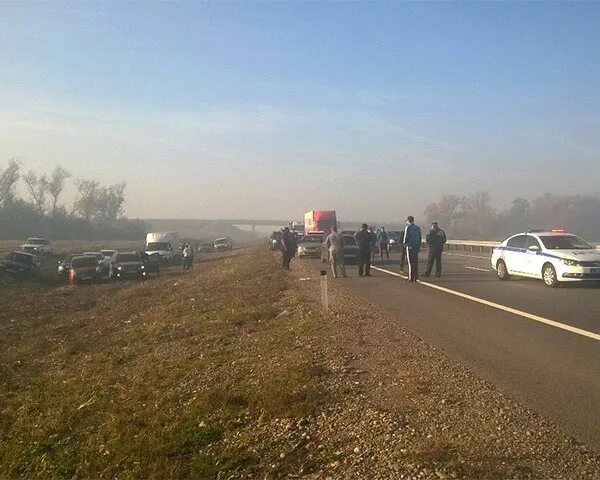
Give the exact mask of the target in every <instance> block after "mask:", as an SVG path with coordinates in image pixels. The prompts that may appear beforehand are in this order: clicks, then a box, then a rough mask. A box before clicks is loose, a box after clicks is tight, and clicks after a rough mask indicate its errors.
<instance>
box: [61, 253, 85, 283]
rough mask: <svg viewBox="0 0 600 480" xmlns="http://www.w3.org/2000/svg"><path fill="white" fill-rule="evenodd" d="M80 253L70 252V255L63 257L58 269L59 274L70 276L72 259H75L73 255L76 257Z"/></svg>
mask: <svg viewBox="0 0 600 480" xmlns="http://www.w3.org/2000/svg"><path fill="white" fill-rule="evenodd" d="M78 255H80V254H79V253H70V254H69V255H67V256H66V257H65V258H63V259H62V260H61V261H59V262H58V269H57V272H56V273H57V274H58V276H59V277H65V276H66V277H68V276H69V270H70V269H71V260H73V257H76V256H78Z"/></svg>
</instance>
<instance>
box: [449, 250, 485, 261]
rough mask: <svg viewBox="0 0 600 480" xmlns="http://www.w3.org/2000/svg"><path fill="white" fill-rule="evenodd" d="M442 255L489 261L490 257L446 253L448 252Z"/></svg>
mask: <svg viewBox="0 0 600 480" xmlns="http://www.w3.org/2000/svg"><path fill="white" fill-rule="evenodd" d="M444 255H450V256H452V257H470V258H481V259H483V260H490V259H491V258H492V257H491V256H489V257H482V256H480V255H468V254H466V253H448V252H444Z"/></svg>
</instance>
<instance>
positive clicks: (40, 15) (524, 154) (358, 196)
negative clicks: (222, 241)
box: [0, 2, 600, 221]
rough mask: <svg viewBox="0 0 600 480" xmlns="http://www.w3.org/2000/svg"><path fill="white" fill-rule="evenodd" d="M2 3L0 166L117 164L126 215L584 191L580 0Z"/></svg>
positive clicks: (299, 209)
mask: <svg viewBox="0 0 600 480" xmlns="http://www.w3.org/2000/svg"><path fill="white" fill-rule="evenodd" d="M0 9H1V15H0V79H1V81H0V106H1V108H0V170H4V169H5V168H6V167H7V165H8V162H9V160H10V159H16V160H18V161H19V162H21V165H22V169H21V173H22V174H25V173H26V172H27V171H28V170H33V171H35V172H37V173H39V174H41V173H44V172H45V173H47V174H50V172H51V171H52V169H53V168H54V166H55V165H61V166H63V167H64V168H65V169H67V170H68V171H69V172H70V173H71V174H72V178H73V179H78V178H79V179H80V178H85V179H88V178H91V179H95V180H96V181H98V182H99V183H100V184H102V185H115V184H119V183H121V182H126V184H127V188H126V197H125V201H124V203H123V212H122V213H123V214H125V215H127V216H128V217H130V218H206V219H211V218H212V219H215V218H232V217H235V218H240V217H241V218H244V217H249V218H290V219H292V218H301V216H302V214H303V213H304V212H305V211H307V210H310V209H314V208H322V209H336V210H337V211H338V212H339V215H340V216H341V217H343V218H346V219H352V220H359V219H362V218H365V219H373V220H381V221H397V220H401V219H402V218H404V217H405V216H406V215H407V214H414V215H415V216H417V217H418V218H419V217H421V218H423V217H422V214H423V211H424V209H425V208H426V207H427V206H428V205H429V204H430V203H432V202H436V201H438V200H439V199H440V198H441V197H442V195H444V194H454V195H457V196H459V197H463V196H465V197H466V196H470V195H473V194H475V193H477V192H481V191H485V192H488V193H489V195H490V203H491V205H492V206H493V207H496V208H500V209H503V208H510V205H511V203H512V201H513V199H515V198H518V197H522V198H525V199H528V200H533V199H534V197H539V196H540V195H543V194H544V193H546V192H548V193H551V194H554V195H575V194H591V195H594V194H596V193H597V192H598V191H599V187H598V179H599V178H600V137H599V136H598V135H597V131H598V128H599V127H600V113H599V112H600V95H599V93H600V91H599V89H600V87H599V85H600V64H598V62H594V61H592V60H591V59H594V58H598V57H599V54H600V51H599V50H600V30H599V29H598V28H597V25H598V20H599V9H598V7H597V5H595V4H592V3H589V4H574V5H573V4H569V5H566V4H551V5H542V4H518V5H514V4H511V5H508V4H506V5H494V8H493V9H492V8H490V5H486V4H481V5H477V4H476V5H466V4H448V5H431V4H426V5H423V4H406V3H402V4H375V5H371V4H364V5H363V4H335V5H334V4H309V5H306V4H277V5H256V4H235V5H233V4H208V3H202V4H177V5H172V4H151V5H144V7H143V8H142V6H141V5H136V4H128V5H120V4H103V3H88V4H74V5H71V6H70V8H68V9H67V8H64V5H61V4H52V3H44V4H32V3H20V2H15V3H3V4H2V6H1V7H0ZM374 25H377V28H374ZM17 192H18V193H20V194H21V196H22V197H23V198H25V199H27V198H28V194H27V189H26V187H25V186H24V185H23V184H22V183H20V184H18V185H17ZM76 197H77V191H76V189H75V187H74V186H73V185H72V184H68V185H67V186H66V187H65V190H64V193H63V200H64V202H65V203H67V204H68V203H72V202H74V201H76Z"/></svg>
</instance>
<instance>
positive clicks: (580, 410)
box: [308, 250, 600, 452]
mask: <svg viewBox="0 0 600 480" xmlns="http://www.w3.org/2000/svg"><path fill="white" fill-rule="evenodd" d="M443 258H444V273H443V276H442V278H441V279H425V278H423V279H422V280H423V281H424V282H427V283H431V284H434V285H439V286H442V287H444V288H447V289H450V290H452V291H454V292H458V293H459V294H466V295H469V296H473V297H475V298H477V299H481V300H483V301H488V302H493V303H494V304H497V305H498V306H499V307H509V308H512V309H517V310H519V311H521V312H523V313H524V314H530V315H534V316H536V317H540V318H541V320H540V319H538V320H537V321H536V320H534V319H531V318H527V316H526V315H525V316H524V315H520V314H515V313H512V312H508V311H505V310H502V309H500V308H499V307H494V306H490V305H483V304H481V303H477V302H476V301H473V300H470V299H466V298H463V297H459V296H455V295H453V294H451V293H448V292H445V291H439V290H435V289H433V288H430V287H428V286H427V285H425V284H418V283H417V284H414V283H407V282H405V280H404V279H402V278H399V277H396V276H393V275H391V274H390V273H384V272H383V271H380V270H372V272H371V273H372V275H373V277H372V278H360V277H358V273H357V268H356V266H349V267H348V275H349V278H347V279H336V280H334V281H336V282H343V283H344V284H345V285H346V286H347V287H349V288H351V289H352V290H353V291H354V292H355V293H357V294H358V295H359V296H361V297H362V298H364V299H365V300H367V301H369V302H371V303H373V304H374V305H376V306H377V307H378V308H380V309H381V310H382V311H385V312H387V313H388V314H390V315H392V316H393V317H395V318H396V319H397V320H398V322H400V323H402V324H403V325H404V326H406V327H407V328H408V329H409V330H411V331H412V332H414V333H415V334H417V335H418V336H419V337H421V338H423V339H424V340H426V341H427V342H429V343H430V344H432V345H434V346H436V347H438V348H441V349H442V350H444V351H445V352H446V353H447V354H448V355H450V356H451V357H453V358H455V359H457V360H458V361H460V362H461V363H463V364H465V365H467V366H468V367H469V368H471V369H472V370H473V371H475V372H476V373H477V374H479V375H480V376H481V377H483V378H485V379H487V380H489V381H491V382H492V383H494V384H495V385H496V386H497V387H498V388H500V389H501V390H502V391H504V392H505V393H507V394H509V395H511V396H513V397H514V398H516V399H517V400H519V401H520V402H521V403H523V404H524V405H526V406H527V407H528V408H530V409H531V410H532V411H535V412H537V413H539V414H541V415H542V416H544V417H546V418H548V419H549V420H551V421H553V422H554V423H555V424H557V425H558V426H560V427H561V428H562V429H563V430H564V431H565V432H567V433H568V434H570V435H572V436H573V437H575V438H576V439H577V440H579V441H582V442H583V443H585V444H587V445H588V446H590V447H592V448H594V449H595V450H596V451H598V452H600V420H599V416H600V337H598V334H599V333H600V286H598V285H597V284H595V285H583V284H573V285H568V286H565V287H561V288H558V289H550V288H548V287H546V286H545V285H544V283H543V282H542V281H541V280H540V281H535V280H529V279H516V278H515V279H511V280H510V281H508V282H502V281H500V280H499V279H498V278H497V277H496V275H495V272H494V271H493V270H492V267H491V265H490V261H489V259H488V258H487V257H485V256H484V257H479V258H478V257H477V256H470V255H466V256H465V255H454V254H444V257H443ZM419 260H420V262H419V269H420V271H421V272H424V270H425V264H426V260H427V251H426V250H425V251H422V252H421V254H420V256H419ZM308 261H311V262H313V263H314V265H315V266H318V267H319V268H323V264H322V263H321V262H320V261H319V260H314V261H313V260H308ZM374 266H375V267H378V268H381V269H384V270H387V271H389V272H394V273H400V271H399V255H397V254H392V256H391V259H390V261H384V262H380V261H378V260H376V262H375V263H374ZM406 270H408V269H406ZM543 320H549V321H554V322H558V323H560V324H561V325H563V326H564V327H563V328H567V329H568V328H571V327H574V330H575V332H573V331H568V330H564V329H562V328H557V327H556V326H552V325H549V324H546V323H542V321H543ZM576 329H582V330H584V331H585V332H589V334H591V336H592V337H593V338H590V337H589V336H584V335H581V334H579V333H576Z"/></svg>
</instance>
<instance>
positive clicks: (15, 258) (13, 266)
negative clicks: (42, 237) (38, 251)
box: [0, 252, 40, 277]
mask: <svg viewBox="0 0 600 480" xmlns="http://www.w3.org/2000/svg"><path fill="white" fill-rule="evenodd" d="M0 269H1V270H4V271H5V272H7V273H9V274H11V275H15V276H19V277H29V276H33V275H37V274H38V273H39V272H40V260H39V259H38V257H37V255H34V254H33V253H28V252H10V253H9V254H8V255H6V257H4V258H3V259H2V260H0Z"/></svg>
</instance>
